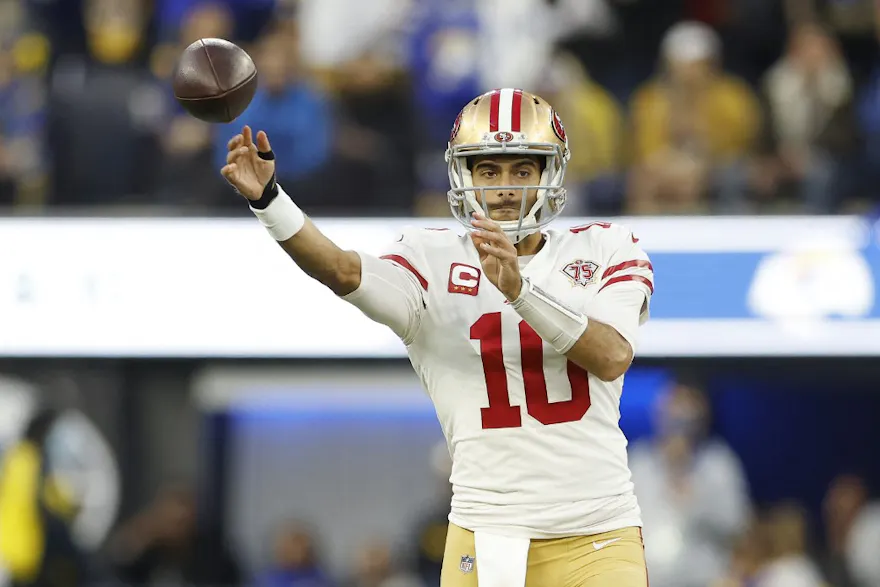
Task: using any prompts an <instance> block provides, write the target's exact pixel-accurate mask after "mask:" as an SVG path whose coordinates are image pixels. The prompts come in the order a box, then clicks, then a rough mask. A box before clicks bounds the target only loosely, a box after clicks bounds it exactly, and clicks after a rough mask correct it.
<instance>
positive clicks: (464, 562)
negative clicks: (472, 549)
mask: <svg viewBox="0 0 880 587" xmlns="http://www.w3.org/2000/svg"><path fill="white" fill-rule="evenodd" d="M458 570H460V571H461V572H462V573H470V572H471V571H473V570H474V557H472V556H468V555H464V556H463V557H461V563H459V565H458Z"/></svg>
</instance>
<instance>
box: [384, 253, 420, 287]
mask: <svg viewBox="0 0 880 587" xmlns="http://www.w3.org/2000/svg"><path fill="white" fill-rule="evenodd" d="M379 258H380V259H384V260H386V261H391V262H393V263H397V264H398V265H400V266H401V267H403V268H404V269H406V270H407V271H409V272H410V273H412V274H413V275H415V276H416V279H418V280H419V285H421V286H422V289H423V290H425V291H428V280H427V279H425V278H424V277H422V274H421V273H419V271H418V269H416V268H415V267H413V266H412V263H410V262H409V261H407V260H406V259H405V258H404V257H401V256H400V255H382V256H381V257H379Z"/></svg>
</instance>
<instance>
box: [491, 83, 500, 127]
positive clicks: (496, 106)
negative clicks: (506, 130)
mask: <svg viewBox="0 0 880 587" xmlns="http://www.w3.org/2000/svg"><path fill="white" fill-rule="evenodd" d="M500 110H501V92H500V91H498V90H495V91H494V92H492V95H491V97H490V99H489V132H498V115H499V111H500Z"/></svg>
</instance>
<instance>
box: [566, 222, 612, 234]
mask: <svg viewBox="0 0 880 587" xmlns="http://www.w3.org/2000/svg"><path fill="white" fill-rule="evenodd" d="M594 226H601V227H602V228H611V223H610V222H590V223H589V224H582V225H581V226H573V227H571V228H570V229H569V230H570V231H571V232H572V233H573V234H578V233H579V232H583V231H585V230H590V229H591V228H593V227H594Z"/></svg>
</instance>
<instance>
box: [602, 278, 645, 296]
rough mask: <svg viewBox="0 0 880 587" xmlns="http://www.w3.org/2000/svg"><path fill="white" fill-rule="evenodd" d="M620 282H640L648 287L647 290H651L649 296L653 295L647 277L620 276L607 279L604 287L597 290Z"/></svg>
mask: <svg viewBox="0 0 880 587" xmlns="http://www.w3.org/2000/svg"><path fill="white" fill-rule="evenodd" d="M621 281H640V282H642V283H644V284H645V285H646V286H648V289H650V290H651V295H653V294H654V284H653V283H651V280H650V279H648V278H647V277H642V276H641V275H621V276H619V277H615V278H613V279H609V280H608V281H607V282H606V283H605V285H603V286H602V287H600V288H599V291H602V290H603V289H605V288H606V287H608V286H609V285H613V284H615V283H620V282H621Z"/></svg>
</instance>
